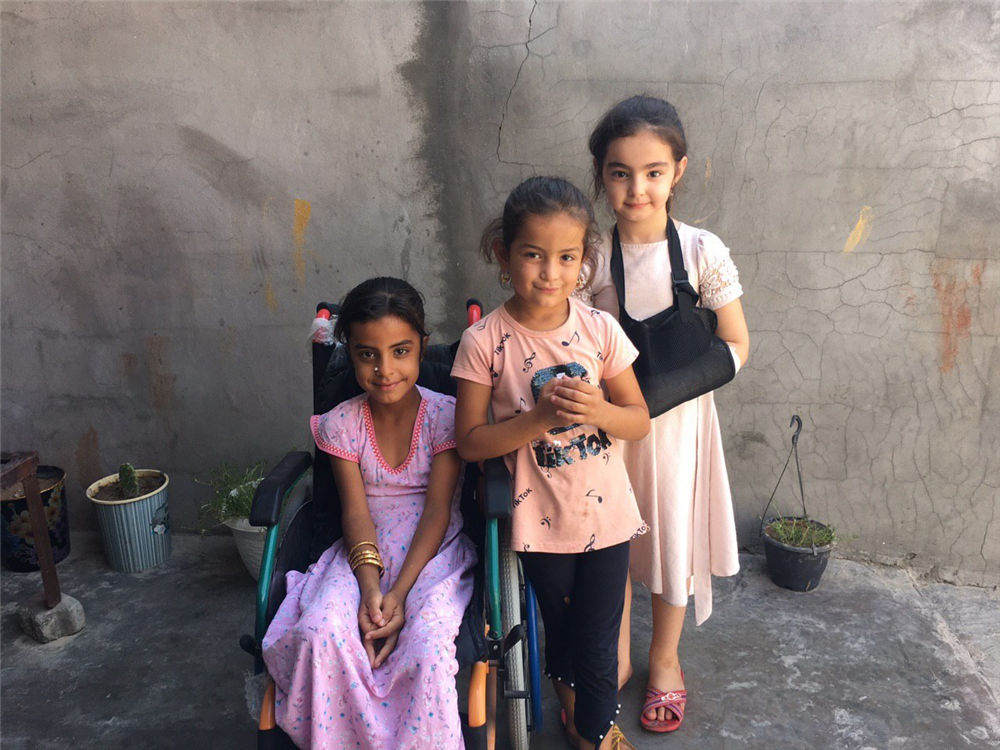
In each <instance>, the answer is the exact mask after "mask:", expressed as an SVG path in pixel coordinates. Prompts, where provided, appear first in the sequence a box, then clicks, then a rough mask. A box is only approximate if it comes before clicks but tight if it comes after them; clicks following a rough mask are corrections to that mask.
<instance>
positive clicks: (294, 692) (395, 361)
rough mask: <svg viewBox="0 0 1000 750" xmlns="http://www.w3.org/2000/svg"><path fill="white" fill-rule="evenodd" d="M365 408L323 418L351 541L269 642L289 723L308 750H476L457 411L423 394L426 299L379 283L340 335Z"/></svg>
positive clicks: (363, 289) (358, 291)
mask: <svg viewBox="0 0 1000 750" xmlns="http://www.w3.org/2000/svg"><path fill="white" fill-rule="evenodd" d="M335 334H336V337H337V338H338V339H340V340H341V341H343V342H344V344H345V345H346V346H347V348H348V352H349V356H350V358H351V362H352V364H353V366H354V370H355V373H356V375H357V380H358V383H359V385H360V386H361V387H362V389H363V390H364V393H363V394H361V395H360V396H357V397H355V398H352V399H350V400H348V401H345V402H343V403H341V404H339V405H338V406H336V407H334V408H333V409H332V410H331V411H329V412H327V413H326V414H323V415H319V416H314V417H312V420H311V427H312V434H313V437H314V439H315V440H316V444H317V445H318V446H319V447H320V448H321V449H322V450H323V451H325V452H327V453H329V454H330V461H331V464H332V466H333V473H334V477H335V479H336V483H337V489H338V492H339V495H340V499H341V503H342V508H343V530H344V536H343V538H342V539H341V540H340V541H338V542H336V543H335V544H334V545H333V546H332V547H330V548H329V549H328V550H327V551H326V552H325V553H324V554H323V555H322V557H320V559H319V560H318V561H317V562H316V564H315V565H313V566H312V567H311V568H309V570H308V571H307V572H306V573H305V574H302V573H297V572H290V573H289V574H288V581H287V587H288V594H287V596H286V598H285V599H284V601H283V602H282V604H281V606H280V608H279V610H278V612H277V615H276V616H275V618H274V620H273V621H272V623H271V626H270V628H269V629H268V631H267V635H266V636H265V637H264V641H263V657H264V661H265V663H266V664H267V668H268V671H269V672H270V674H271V676H272V678H273V679H274V683H275V690H276V700H275V712H276V719H277V723H278V725H279V726H280V727H281V728H282V729H284V730H285V732H286V733H287V734H288V735H289V736H290V737H291V738H292V740H293V741H294V742H295V744H296V745H298V746H299V747H302V748H314V749H316V750H319V749H320V748H324V749H325V748H344V747H351V748H355V747H358V748H367V749H370V750H383V749H384V750H403V749H405V748H421V749H423V748H430V747H434V748H461V747H462V746H463V745H462V726H461V721H460V718H459V713H458V695H457V691H456V688H455V679H454V677H455V674H456V673H457V672H458V663H457V661H456V659H455V645H454V643H455V637H456V635H457V633H458V630H459V626H460V624H461V621H462V615H463V612H464V611H465V608H466V606H467V605H468V604H469V601H470V599H471V597H472V588H473V582H472V569H473V567H474V565H475V562H476V553H475V548H474V546H473V544H472V542H471V541H469V539H468V538H467V537H465V536H464V535H463V534H462V533H461V528H462V518H461V514H460V513H459V494H458V484H459V471H460V469H461V465H462V462H461V459H459V457H458V454H457V452H456V450H455V432H454V413H455V400H454V398H452V397H451V396H445V395H442V394H439V393H435V392H433V391H429V390H426V389H424V388H422V387H420V386H417V384H416V381H417V375H418V373H419V370H420V361H421V357H422V355H423V350H424V347H425V346H426V345H427V338H428V337H427V333H426V330H425V328H424V310H423V303H422V301H421V298H420V294H419V293H418V292H417V291H416V290H415V289H414V288H413V287H412V286H410V285H409V284H408V283H406V282H405V281H402V280H399V279H393V278H376V279H370V280H368V281H366V282H364V283H362V284H360V285H359V286H357V287H355V288H354V289H353V290H351V291H350V292H349V293H348V295H347V297H346V298H345V299H344V302H343V305H342V307H341V312H340V318H339V320H338V322H337V327H336V331H335Z"/></svg>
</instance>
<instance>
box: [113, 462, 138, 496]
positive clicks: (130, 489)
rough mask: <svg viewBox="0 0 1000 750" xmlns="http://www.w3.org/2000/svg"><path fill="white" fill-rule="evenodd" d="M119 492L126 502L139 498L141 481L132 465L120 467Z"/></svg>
mask: <svg viewBox="0 0 1000 750" xmlns="http://www.w3.org/2000/svg"><path fill="white" fill-rule="evenodd" d="M118 490H119V491H120V492H121V495H122V497H123V498H124V499H125V500H131V499H132V498H133V497H139V479H138V478H137V477H136V475H135V468H134V467H133V466H132V464H122V465H121V466H119V467H118Z"/></svg>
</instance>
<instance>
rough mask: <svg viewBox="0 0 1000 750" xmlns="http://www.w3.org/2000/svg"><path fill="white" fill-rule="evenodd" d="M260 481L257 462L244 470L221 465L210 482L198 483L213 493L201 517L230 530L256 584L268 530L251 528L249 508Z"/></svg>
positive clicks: (260, 465) (261, 467)
mask: <svg viewBox="0 0 1000 750" xmlns="http://www.w3.org/2000/svg"><path fill="white" fill-rule="evenodd" d="M263 478H264V462H263V461H257V462H256V463H254V464H252V465H251V466H249V467H247V468H245V469H238V468H236V467H234V466H232V465H230V464H226V463H224V464H222V465H221V466H219V468H217V469H216V470H215V471H214V472H213V473H212V478H211V479H210V480H209V481H207V482H202V481H199V484H205V485H208V486H210V487H211V488H212V489H213V490H214V496H213V498H212V500H211V501H210V502H208V503H206V504H205V505H203V506H202V508H201V512H202V515H204V516H206V517H208V518H212V519H215V520H216V521H218V522H219V524H217V525H225V526H226V527H228V528H229V530H230V531H231V532H232V534H233V539H234V540H235V542H236V549H237V550H238V551H239V553H240V558H241V559H242V560H243V564H244V565H245V566H246V569H247V572H249V573H250V575H251V576H253V579H254V580H255V581H256V580H257V577H258V576H259V575H260V561H261V558H262V557H263V555H264V537H265V536H266V534H267V529H266V528H263V527H258V526H251V525H250V508H251V507H252V506H253V495H254V491H255V490H256V489H257V485H258V484H260V483H261V480H262V479H263Z"/></svg>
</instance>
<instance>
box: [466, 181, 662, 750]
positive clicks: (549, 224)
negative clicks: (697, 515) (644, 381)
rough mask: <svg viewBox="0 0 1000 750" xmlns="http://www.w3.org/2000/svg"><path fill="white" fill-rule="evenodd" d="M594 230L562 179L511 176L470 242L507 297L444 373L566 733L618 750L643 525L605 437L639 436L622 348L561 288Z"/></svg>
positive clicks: (640, 419) (585, 264)
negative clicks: (636, 551) (629, 607)
mask: <svg viewBox="0 0 1000 750" xmlns="http://www.w3.org/2000/svg"><path fill="white" fill-rule="evenodd" d="M597 239H598V235H597V232H596V225H595V221H594V211H593V208H592V207H591V205H590V201H588V200H587V198H586V196H585V195H584V194H583V193H582V192H581V191H580V190H578V189H577V188H575V187H574V186H573V185H571V184H569V183H568V182H566V181H565V180H561V179H557V178H553V177H532V178H531V179H529V180H525V181H524V182H522V183H521V184H520V185H518V186H517V187H516V188H515V189H514V191H513V192H512V193H511V194H510V196H509V197H508V198H507V201H506V203H505V204H504V209H503V216H502V217H501V218H499V219H497V220H495V221H494V222H493V223H491V224H490V225H489V226H488V227H487V229H486V231H485V232H484V234H483V240H482V246H481V249H482V251H483V253H484V255H485V256H486V258H487V260H488V261H490V260H493V259H495V260H496V261H497V263H498V264H499V265H500V268H501V274H500V280H501V283H503V284H504V285H505V286H509V287H510V289H511V291H512V292H513V294H512V296H511V297H510V299H509V300H507V301H506V302H505V303H504V304H503V305H501V306H500V307H498V308H497V309H496V310H494V311H493V312H491V313H490V314H489V315H487V316H486V317H485V318H483V319H482V320H481V321H479V323H477V324H475V325H474V326H472V327H471V328H469V329H468V330H467V331H466V332H465V333H464V334H463V336H462V341H461V344H460V346H459V349H458V354H457V355H456V357H455V365H454V368H453V369H452V375H453V376H454V377H455V378H457V379H458V399H457V403H456V412H455V438H456V442H457V444H458V450H459V453H460V455H461V456H462V457H463V458H464V459H465V460H467V461H482V460H484V459H487V458H493V457H496V456H504V458H505V460H506V462H507V466H508V467H509V468H510V470H511V473H512V475H513V478H514V488H513V489H514V501H513V505H514V513H513V521H512V524H511V539H510V543H511V547H512V548H513V549H516V550H517V551H518V554H519V555H520V558H521V564H522V567H523V568H524V571H525V574H526V575H527V576H528V578H529V579H530V580H531V582H532V584H533V585H534V587H535V589H536V591H537V593H538V604H539V608H540V609H541V613H542V619H543V621H544V622H545V641H546V644H545V659H546V667H547V673H548V675H549V676H550V677H551V678H552V679H553V684H554V686H555V689H556V693H557V694H558V696H559V700H560V702H561V703H562V706H563V708H564V711H565V714H564V722H565V724H566V732H567V734H568V736H569V739H570V740H571V741H572V742H573V744H574V745H576V746H578V747H581V748H585V749H587V750H590V749H591V748H601V749H602V750H609V749H610V748H627V747H632V746H631V745H630V744H628V743H627V741H626V740H624V737H622V735H621V731H620V730H619V729H618V727H617V726H616V725H615V717H616V716H617V714H618V711H619V709H620V705H619V704H618V653H617V643H618V628H619V625H620V623H621V618H622V609H623V606H624V601H625V580H626V576H627V573H628V550H629V541H630V540H631V539H632V538H634V537H637V536H639V535H640V534H643V533H644V532H645V531H646V524H645V523H644V522H643V520H642V518H641V516H640V515H639V510H638V508H637V506H636V502H635V495H634V493H633V491H632V486H631V484H630V483H629V479H628V474H627V473H626V471H625V464H624V462H623V460H622V448H621V443H620V442H619V441H621V440H638V439H641V438H642V437H643V436H644V435H645V434H646V432H647V431H648V430H649V412H648V411H647V409H646V404H645V401H644V400H643V398H642V393H641V391H640V389H639V386H638V384H637V382H636V379H635V375H634V374H633V373H632V362H633V361H634V360H635V358H636V356H637V351H636V349H635V347H634V346H632V343H631V342H630V341H629V340H628V337H627V336H626V335H625V333H624V331H622V329H621V327H620V326H619V325H618V323H617V321H615V320H614V318H613V316H611V315H608V314H607V313H602V312H600V311H598V310H595V309H593V308H590V307H587V306H586V305H584V304H583V303H582V302H580V301H579V300H578V299H575V298H573V297H572V295H573V293H574V292H577V291H580V290H583V289H585V288H586V287H587V285H588V284H589V282H590V278H591V275H592V273H593V269H594V260H595V258H596V242H597ZM602 383H603V384H604V387H605V388H606V389H607V394H608V396H609V397H610V401H609V400H607V399H606V398H605V393H604V391H603V390H602V389H601V384H602ZM491 407H492V411H493V421H492V423H491V422H490V420H489V417H488V412H489V410H490V408H491Z"/></svg>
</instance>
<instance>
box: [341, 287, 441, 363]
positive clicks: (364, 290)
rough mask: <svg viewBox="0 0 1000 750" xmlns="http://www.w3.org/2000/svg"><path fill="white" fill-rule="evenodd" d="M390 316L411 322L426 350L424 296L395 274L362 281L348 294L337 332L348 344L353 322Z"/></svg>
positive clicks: (342, 306)
mask: <svg viewBox="0 0 1000 750" xmlns="http://www.w3.org/2000/svg"><path fill="white" fill-rule="evenodd" d="M389 315H392V316H395V317H397V318H399V319H400V320H403V321H405V322H406V323H409V325H410V327H411V328H413V330H414V331H416V332H417V333H419V334H420V346H421V350H422V349H423V340H424V336H426V335H427V331H426V329H425V328H424V299H423V297H422V296H421V295H420V292H418V291H417V290H416V289H414V288H413V287H412V286H410V284H409V283H407V282H405V281H403V280H402V279H394V278H392V277H391V276H379V277H377V278H374V279H368V281H362V282H361V283H360V284H358V285H357V286H356V287H354V288H353V289H352V290H351V291H349V292H348V293H347V296H345V297H344V301H343V302H341V303H340V316H339V317H338V318H337V325H336V326H335V327H334V329H333V335H334V336H335V337H336V338H338V339H339V340H340V341H343V342H344V343H345V344H346V343H347V340H348V339H349V338H350V335H351V324H353V323H369V322H371V321H373V320H381V319H382V318H384V317H386V316H389Z"/></svg>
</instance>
